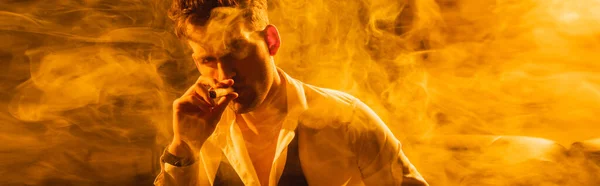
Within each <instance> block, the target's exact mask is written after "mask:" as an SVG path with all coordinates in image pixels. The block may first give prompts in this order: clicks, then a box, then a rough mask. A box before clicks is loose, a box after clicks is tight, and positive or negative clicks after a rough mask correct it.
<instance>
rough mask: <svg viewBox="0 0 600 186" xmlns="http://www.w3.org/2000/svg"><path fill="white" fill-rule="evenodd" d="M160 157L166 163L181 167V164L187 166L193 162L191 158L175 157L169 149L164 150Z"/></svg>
mask: <svg viewBox="0 0 600 186" xmlns="http://www.w3.org/2000/svg"><path fill="white" fill-rule="evenodd" d="M161 159H162V161H163V162H165V163H168V164H170V165H173V166H176V167H183V166H188V165H191V164H194V160H193V159H188V158H180V157H177V156H175V155H173V154H171V153H169V151H167V150H165V152H164V153H163V156H162V158H161Z"/></svg>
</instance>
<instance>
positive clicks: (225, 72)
mask: <svg viewBox="0 0 600 186" xmlns="http://www.w3.org/2000/svg"><path fill="white" fill-rule="evenodd" d="M216 75H217V79H218V80H219V81H220V80H226V79H233V77H235V75H236V72H235V69H234V68H233V65H232V64H231V62H227V61H224V60H219V62H217V74H216Z"/></svg>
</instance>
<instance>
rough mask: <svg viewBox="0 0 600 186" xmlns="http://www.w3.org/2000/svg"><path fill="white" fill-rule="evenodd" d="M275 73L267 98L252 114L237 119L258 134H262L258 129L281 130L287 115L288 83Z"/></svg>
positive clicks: (242, 115) (279, 74)
mask: <svg viewBox="0 0 600 186" xmlns="http://www.w3.org/2000/svg"><path fill="white" fill-rule="evenodd" d="M275 72H276V74H275V75H274V80H273V84H272V85H271V89H270V90H269V93H267V98H266V99H265V100H264V101H263V102H262V103H261V104H260V105H259V106H258V107H257V108H256V109H255V110H253V111H252V112H248V113H244V114H240V115H238V117H237V118H238V119H242V120H243V121H242V123H243V125H246V127H248V129H250V130H252V131H253V132H254V133H256V134H259V133H260V131H259V130H258V128H261V129H266V130H269V128H271V129H274V128H280V126H281V124H282V123H283V120H284V119H285V116H286V115H287V106H288V105H287V92H286V82H285V80H284V78H283V77H281V76H283V74H281V73H279V72H278V71H275ZM239 116H241V117H239Z"/></svg>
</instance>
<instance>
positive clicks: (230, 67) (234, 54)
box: [187, 20, 276, 113]
mask: <svg viewBox="0 0 600 186" xmlns="http://www.w3.org/2000/svg"><path fill="white" fill-rule="evenodd" d="M223 22H224V23H221V22H216V21H214V20H213V21H211V22H210V24H207V25H205V26H194V25H188V33H187V34H188V37H189V38H188V44H189V45H190V47H191V48H192V50H193V52H194V53H193V54H192V57H193V58H194V61H195V63H196V66H197V67H198V70H199V71H200V74H201V76H205V77H209V78H213V79H216V80H218V81H221V80H226V79H233V80H234V85H233V88H234V91H235V92H237V93H238V94H239V97H238V98H237V99H235V100H233V101H232V102H231V104H230V105H229V106H230V108H232V109H233V110H234V111H235V112H236V113H246V112H250V111H252V110H253V109H254V108H255V107H256V106H257V105H259V104H261V103H262V102H263V101H264V100H265V98H266V96H267V93H268V92H269V90H270V88H271V85H272V82H273V78H274V77H273V76H274V74H275V72H274V71H275V70H276V68H275V64H274V62H273V60H272V57H271V56H270V55H269V51H268V48H267V46H266V44H265V41H264V38H263V37H262V36H261V35H262V34H261V32H257V31H247V29H244V27H243V24H236V23H235V22H234V23H231V20H229V21H227V20H225V21H223Z"/></svg>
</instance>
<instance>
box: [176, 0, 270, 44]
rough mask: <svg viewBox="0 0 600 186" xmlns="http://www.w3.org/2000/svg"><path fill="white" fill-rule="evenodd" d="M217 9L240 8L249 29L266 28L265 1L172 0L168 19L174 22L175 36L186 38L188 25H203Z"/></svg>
mask: <svg viewBox="0 0 600 186" xmlns="http://www.w3.org/2000/svg"><path fill="white" fill-rule="evenodd" d="M217 7H232V8H240V9H242V10H243V11H244V12H243V13H244V17H246V18H247V19H248V23H249V24H248V25H250V27H251V29H254V30H260V29H263V28H264V27H266V26H267V24H268V23H269V19H268V17H267V2H266V0H173V4H172V5H171V8H170V9H169V18H171V19H172V20H173V21H175V35H177V37H180V38H181V37H186V33H185V31H186V28H187V25H188V24H193V25H199V26H201V25H204V24H206V22H207V21H208V19H209V18H210V15H211V11H212V10H213V9H214V8H217Z"/></svg>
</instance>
